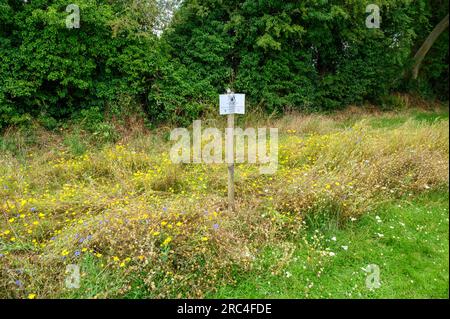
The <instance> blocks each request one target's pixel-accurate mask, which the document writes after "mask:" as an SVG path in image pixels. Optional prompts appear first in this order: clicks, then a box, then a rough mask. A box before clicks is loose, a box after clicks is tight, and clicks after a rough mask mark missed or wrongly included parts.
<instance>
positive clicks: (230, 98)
mask: <svg viewBox="0 0 450 319" xmlns="http://www.w3.org/2000/svg"><path fill="white" fill-rule="evenodd" d="M228 114H245V94H234V93H231V94H222V95H220V115H228Z"/></svg>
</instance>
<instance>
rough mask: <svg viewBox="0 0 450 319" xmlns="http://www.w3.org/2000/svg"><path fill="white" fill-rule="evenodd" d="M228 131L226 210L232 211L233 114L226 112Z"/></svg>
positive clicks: (233, 206)
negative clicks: (229, 159)
mask: <svg viewBox="0 0 450 319" xmlns="http://www.w3.org/2000/svg"><path fill="white" fill-rule="evenodd" d="M228 129H229V130H228V131H229V133H231V134H230V135H231V139H230V140H229V141H228V145H227V148H228V151H229V152H230V158H231V159H232V161H231V162H230V161H228V210H229V211H230V212H234V210H235V205H234V114H228Z"/></svg>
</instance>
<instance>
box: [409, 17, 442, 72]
mask: <svg viewBox="0 0 450 319" xmlns="http://www.w3.org/2000/svg"><path fill="white" fill-rule="evenodd" d="M448 23H449V22H448V14H447V15H446V16H445V18H444V19H442V20H441V22H439V23H438V25H437V26H436V27H435V28H434V29H433V31H431V33H430V35H429V36H428V37H427V38H426V40H425V42H424V43H423V44H422V46H421V47H420V49H419V50H418V51H417V53H416V54H415V56H414V65H413V68H412V75H413V79H417V77H418V75H419V70H420V66H421V65H422V62H423V59H424V58H425V56H426V55H427V53H428V51H429V50H430V49H431V47H432V46H433V44H434V43H435V42H436V40H437V39H438V38H439V36H440V35H441V34H442V33H443V32H444V31H445V30H446V29H447V28H448Z"/></svg>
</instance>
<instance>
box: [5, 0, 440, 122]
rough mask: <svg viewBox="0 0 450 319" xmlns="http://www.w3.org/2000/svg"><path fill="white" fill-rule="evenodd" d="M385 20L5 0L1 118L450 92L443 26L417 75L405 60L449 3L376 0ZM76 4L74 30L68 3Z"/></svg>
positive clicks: (194, 4) (254, 6)
mask: <svg viewBox="0 0 450 319" xmlns="http://www.w3.org/2000/svg"><path fill="white" fill-rule="evenodd" d="M375 2H377V3H378V4H379V5H380V7H381V14H382V22H381V29H378V30H377V29H367V28H366V27H365V19H366V15H367V14H366V13H365V9H366V5H367V4H368V3H369V2H367V3H366V2H365V1H355V0H339V1H338V0H336V1H326V0H304V1H286V0H246V1H237V0H227V1H225V0H185V1H184V3H183V5H182V6H181V8H180V10H178V12H177V13H176V15H175V19H174V22H173V24H172V25H171V27H170V28H169V29H168V30H167V31H166V32H165V33H164V34H163V36H162V37H161V38H158V37H157V36H156V35H155V34H154V33H153V32H152V28H153V26H154V25H155V23H156V22H155V21H156V16H157V7H158V6H157V4H156V0H146V1H134V0H111V1H106V0H103V1H102V0H71V1H68V0H30V1H27V2H25V1H24V0H0V129H1V128H2V127H5V126H7V125H11V124H20V123H23V122H27V121H29V120H30V119H32V118H38V119H40V120H42V121H43V122H44V123H52V122H53V121H56V120H60V119H67V118H70V117H73V116H77V114H80V112H81V111H82V110H100V112H105V111H107V112H108V113H111V114H115V113H121V112H126V110H127V109H128V106H129V105H128V104H129V103H130V101H133V103H136V104H138V105H139V106H141V107H142V109H143V110H144V111H145V112H146V114H147V116H148V118H149V119H150V120H151V121H152V122H161V121H171V122H188V121H189V120H190V119H192V118H195V117H197V116H200V115H201V114H202V112H204V111H205V109H207V108H210V107H212V105H213V104H214V103H216V99H217V97H216V95H217V94H218V93H220V92H223V91H224V90H225V88H226V87H228V86H230V87H233V88H234V89H235V90H238V91H242V92H245V93H247V95H248V98H249V102H250V103H251V104H252V105H254V106H261V107H262V108H264V109H265V110H266V111H268V112H280V111H283V110H285V109H322V110H323V109H334V108H337V107H342V106H344V105H347V104H350V103H360V102H362V101H364V100H367V99H372V100H374V99H375V100H376V99H377V98H380V97H382V96H384V95H385V94H388V93H389V92H390V91H391V90H395V89H399V88H403V89H420V90H422V91H424V92H426V93H428V94H429V95H435V94H436V93H439V94H440V97H441V98H442V97H443V98H448V88H447V85H446V83H448V42H447V39H448V33H447V34H446V35H443V36H441V38H440V39H439V41H438V43H437V44H436V45H435V47H433V49H432V50H431V52H430V54H429V57H427V60H426V61H425V63H424V69H423V72H422V73H421V80H420V81H419V82H418V83H419V84H414V85H410V83H408V82H405V81H404V76H403V71H404V70H405V69H406V68H407V66H408V65H409V63H410V62H411V60H410V58H411V56H412V54H413V52H414V50H415V49H417V47H418V46H420V42H421V41H423V39H424V38H425V37H426V36H427V35H428V32H429V31H430V30H431V29H432V28H433V27H434V25H435V24H436V23H437V22H438V21H439V19H440V18H441V17H443V16H445V14H446V13H447V12H448V2H447V1H437V0H435V1H431V0H429V1H426V0H418V1H410V0H389V1H388V0H383V1H381V0H380V1H375ZM70 3H75V4H77V5H78V6H79V7H80V10H81V27H80V28H79V29H67V28H66V26H65V20H66V17H67V15H68V13H67V12H66V11H65V9H66V6H67V5H68V4H70Z"/></svg>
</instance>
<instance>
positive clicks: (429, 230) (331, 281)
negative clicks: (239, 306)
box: [208, 192, 449, 298]
mask: <svg viewBox="0 0 450 319" xmlns="http://www.w3.org/2000/svg"><path fill="white" fill-rule="evenodd" d="M448 200H449V195H448V192H433V193H429V194H424V195H421V196H419V197H416V198H414V199H413V200H408V199H403V200H401V201H395V202H390V203H385V204H382V205H380V206H379V207H378V208H377V209H376V210H375V211H373V212H370V213H369V214H367V215H364V216H363V217H362V218H361V219H360V220H358V221H354V222H351V223H350V224H348V225H347V226H345V227H343V228H342V229H339V230H327V231H325V232H323V233H318V232H315V233H316V236H317V238H318V239H317V240H316V241H314V240H313V241H312V240H311V235H312V234H314V232H313V231H312V230H309V231H307V232H306V233H307V234H305V237H306V238H307V239H308V243H305V242H304V241H303V240H300V241H299V242H298V243H297V244H296V245H295V251H294V253H293V255H292V257H291V258H290V259H289V262H288V263H287V265H286V266H285V267H284V268H283V269H282V270H281V271H278V272H275V273H273V265H276V264H277V263H278V262H279V258H280V256H281V253H280V249H277V248H267V249H266V250H265V251H264V252H263V253H262V254H261V256H260V257H259V258H258V261H257V263H256V264H257V265H256V266H255V267H254V269H253V270H252V271H251V272H250V274H246V275H244V276H242V277H240V278H238V279H237V284H236V285H235V286H226V287H222V288H220V289H219V290H218V291H217V292H216V293H214V294H211V295H209V296H208V297H210V298H448V296H449V203H448ZM376 216H378V217H379V220H380V221H378V219H377V218H376ZM378 234H382V235H383V237H380V236H379V235H378ZM333 237H335V238H336V241H334V240H332V238H333ZM312 242H316V243H318V242H320V244H319V246H320V247H317V245H316V247H315V249H316V250H318V249H319V248H320V249H326V248H329V251H332V252H334V253H336V256H334V257H326V258H323V259H319V261H318V262H317V258H315V259H312V260H315V261H314V263H311V262H308V255H309V254H310V253H311V247H312V246H313V245H312ZM342 246H348V250H344V248H342ZM369 264H376V265H378V266H379V268H380V279H381V287H380V288H379V289H373V290H369V289H368V288H367V287H366V283H365V282H366V277H367V274H366V273H365V272H364V270H363V269H364V268H366V267H367V266H368V265H369ZM275 268H276V267H275ZM319 272H320V277H319V276H318V273H319ZM308 286H309V288H308Z"/></svg>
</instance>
